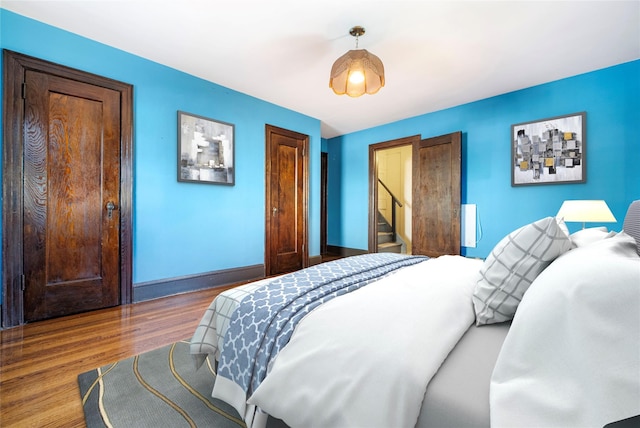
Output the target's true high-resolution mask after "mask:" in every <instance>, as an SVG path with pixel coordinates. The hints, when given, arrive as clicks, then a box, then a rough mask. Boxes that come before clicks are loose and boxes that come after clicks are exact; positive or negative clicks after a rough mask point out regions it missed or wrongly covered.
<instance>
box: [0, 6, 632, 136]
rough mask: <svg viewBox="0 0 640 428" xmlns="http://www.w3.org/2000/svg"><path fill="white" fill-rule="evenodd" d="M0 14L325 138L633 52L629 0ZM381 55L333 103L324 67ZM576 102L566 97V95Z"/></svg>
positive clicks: (39, 9)
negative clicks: (63, 33) (57, 31)
mask: <svg viewBox="0 0 640 428" xmlns="http://www.w3.org/2000/svg"><path fill="white" fill-rule="evenodd" d="M0 6H2V7H3V8H5V9H7V10H11V11H13V12H16V13H18V14H21V15H25V16H28V17H31V18H34V19H36V20H38V21H42V22H45V23H48V24H51V25H54V26H56V27H59V28H63V29H65V30H68V31H71V32H73V33H76V34H79V35H82V36H85V37H87V38H89V39H93V40H97V41H99V42H102V43H105V44H108V45H110V46H113V47H116V48H119V49H122V50H124V51H127V52H130V53H132V54H135V55H138V56H141V57H143V58H147V59H149V60H152V61H156V62H158V63H161V64H165V65H167V66H170V67H173V68H175V69H178V70H181V71H184V72H186V73H189V74H192V75H194V76H198V77H201V78H203V79H206V80H209V81H212V82H215V83H217V84H220V85H223V86H226V87H228V88H231V89H234V90H237V91H239V92H242V93H245V94H248V95H251V96H254V97H257V98H260V99H262V100H265V101H269V102H271V103H273V104H277V105H279V106H282V107H286V108H289V109H291V110H294V111H297V112H300V113H303V114H306V115H308V116H311V117H314V118H317V119H320V120H321V122H322V136H323V137H325V138H330V137H334V136H337V135H343V134H346V133H350V132H354V131H358V130H361V129H366V128H370V127H373V126H377V125H381V124H385V123H389V122H394V121H397V120H399V119H404V118H407V117H412V116H417V115H421V114H425V113H429V112H433V111H437V110H441V109H444V108H448V107H452V106H456V105H460V104H464V103H468V102H471V101H476V100H479V99H483V98H487V97H491V96H494V95H499V94H503V93H506V92H510V91H514V90H518V89H522V88H526V87H529V86H533V85H537V84H541V83H545V82H549V81H553V80H557V79H561V78H564V77H569V76H573V75H576V74H580V73H585V72H589V71H593V70H597V69H600V68H604V67H608V66H611V65H615V64H620V63H624V62H628V61H631V60H635V59H638V58H640V1H638V0H634V1H482V0H475V1H473V0H471V1H428V0H422V1H406V0H368V1H364V0H339V1H335V0H324V1H320V0H287V1H282V0H272V1H266V0H263V1H261V0H253V1H242V0H235V1H234V0H228V1H222V0H172V1H164V0H115V1H113V0H112V1H107V0H84V1H56V0H47V1H31V0H22V1H12V0H0ZM354 25H361V26H363V27H365V29H366V34H365V35H364V36H362V37H360V40H359V47H360V48H364V49H367V50H368V51H370V52H372V53H374V54H376V55H377V56H379V57H380V59H381V60H382V61H383V63H384V66H385V74H386V86H385V87H384V88H382V89H381V90H380V92H378V93H377V94H375V95H364V96H362V97H359V98H349V97H348V96H346V95H342V96H338V95H335V94H334V93H333V91H332V90H331V89H330V88H329V87H328V82H329V71H330V69H331V65H332V64H333V61H334V60H335V59H337V58H338V57H339V56H340V55H342V54H344V53H345V52H346V51H347V50H349V49H354V47H355V39H354V38H353V37H352V36H350V35H349V34H348V31H349V29H350V28H351V27H353V26H354ZM572 96H579V94H572Z"/></svg>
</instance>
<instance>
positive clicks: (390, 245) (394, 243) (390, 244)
mask: <svg viewBox="0 0 640 428" xmlns="http://www.w3.org/2000/svg"><path fill="white" fill-rule="evenodd" d="M396 246H397V247H401V246H402V244H399V243H397V242H384V243H382V244H378V248H379V247H396Z"/></svg>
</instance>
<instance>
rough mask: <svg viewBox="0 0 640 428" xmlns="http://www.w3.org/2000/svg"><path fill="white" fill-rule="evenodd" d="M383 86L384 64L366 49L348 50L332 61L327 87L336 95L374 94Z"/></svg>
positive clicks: (357, 95)
mask: <svg viewBox="0 0 640 428" xmlns="http://www.w3.org/2000/svg"><path fill="white" fill-rule="evenodd" d="M383 86H384V66H383V65H382V61H380V58H378V57H377V56H375V55H374V54H372V53H370V52H368V51H367V50H366V49H355V50H350V51H349V52H347V53H346V54H344V55H342V56H341V57H340V58H338V59H337V60H336V62H335V63H333V67H331V77H330V78H329V87H331V89H333V92H335V93H336V94H338V95H344V94H347V95H349V96H350V97H359V96H360V95H363V94H375V93H376V92H378V91H379V90H380V88H382V87H383Z"/></svg>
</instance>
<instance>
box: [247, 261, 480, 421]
mask: <svg viewBox="0 0 640 428" xmlns="http://www.w3.org/2000/svg"><path fill="white" fill-rule="evenodd" d="M481 265H482V262H481V261H479V260H473V259H466V258H464V257H460V256H441V257H438V258H436V259H431V260H428V261H426V262H423V263H420V264H418V265H415V266H411V267H407V268H404V269H402V270H401V271H399V272H398V273H395V274H394V275H391V276H389V277H386V278H384V279H383V280H381V281H378V282H376V283H373V284H370V285H368V286H366V287H363V288H361V289H359V290H357V291H354V292H352V293H349V294H346V295H343V296H340V297H339V298H336V299H334V300H332V301H330V302H328V303H325V304H324V305H322V306H320V307H319V308H317V309H315V310H314V311H312V312H311V313H309V314H308V315H307V316H306V317H305V318H304V319H303V320H302V321H301V322H300V323H299V324H298V326H297V328H296V331H295V333H294V334H293V336H292V338H291V340H290V342H289V344H288V345H287V346H286V347H285V348H284V349H283V350H282V351H281V352H280V354H279V355H278V357H277V358H276V360H275V363H274V364H273V366H272V368H271V371H270V372H269V374H268V375H267V377H266V378H265V380H264V381H263V382H262V384H261V385H260V386H259V387H258V389H257V390H256V391H255V393H254V394H253V395H252V397H251V398H250V399H249V403H250V404H253V405H255V406H257V407H259V408H260V409H262V410H263V411H264V412H266V413H268V414H271V415H272V416H274V417H277V418H279V419H282V420H284V422H285V423H287V424H288V425H289V426H293V427H315V426H317V427H338V426H352V427H354V426H357V427H391V426H392V427H414V426H415V424H416V422H417V420H418V415H419V412H420V407H421V405H422V400H423V398H424V394H425V390H426V387H427V384H428V382H429V380H430V379H431V377H432V376H433V375H434V374H435V372H436V371H437V369H438V367H439V366H440V365H441V364H442V362H443V361H444V359H445V358H446V356H447V355H448V354H449V352H450V351H451V349H452V348H453V347H454V346H455V344H456V343H457V342H458V340H459V339H460V337H461V336H462V335H463V334H464V332H465V331H466V330H467V329H468V328H469V326H470V325H471V324H472V323H473V321H474V311H473V305H472V301H471V295H472V293H473V289H474V286H475V282H476V281H477V279H478V276H479V269H480V266H481ZM265 419H266V418H256V419H255V420H254V422H255V424H254V426H255V425H257V424H259V423H260V421H261V420H265Z"/></svg>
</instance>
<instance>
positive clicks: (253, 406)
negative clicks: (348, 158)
mask: <svg viewBox="0 0 640 428" xmlns="http://www.w3.org/2000/svg"><path fill="white" fill-rule="evenodd" d="M639 308H640V201H634V202H633V203H632V204H631V205H630V206H629V209H628V212H627V215H626V217H625V220H624V225H623V230H621V231H620V232H609V231H607V230H606V229H604V228H589V229H584V230H581V231H579V232H576V233H573V234H569V232H568V230H567V228H566V226H565V225H564V222H563V221H562V219H557V218H554V217H547V218H544V219H540V220H538V221H536V222H533V223H531V224H528V225H524V226H522V227H520V228H519V229H517V230H514V231H513V232H511V233H510V234H508V235H507V236H505V237H504V238H503V239H502V240H501V241H500V242H499V243H498V244H497V245H496V246H495V248H494V249H493V250H492V251H491V253H490V255H489V256H488V257H487V259H486V260H477V259H470V258H465V257H461V256H440V257H437V258H427V257H422V256H404V255H395V254H384V253H380V254H367V255H362V256H353V257H348V258H346V259H340V260H336V261H332V262H327V263H323V264H320V265H315V266H312V267H310V268H306V269H303V270H301V271H298V272H294V273H292V274H287V275H283V276H279V277H275V278H269V279H264V280H261V281H257V282H254V283H250V284H246V285H243V286H240V287H236V288H233V289H230V290H227V291H225V292H223V293H221V294H220V295H219V296H218V297H217V298H216V299H214V301H213V302H212V303H211V305H210V307H209V308H208V309H207V311H206V313H205V314H204V316H203V318H202V321H201V322H200V324H199V326H198V327H197V329H196V331H195V332H194V335H193V337H192V339H191V353H192V355H193V357H194V360H195V361H196V366H198V367H199V366H200V365H201V364H202V363H203V362H204V360H205V359H206V358H207V357H209V358H210V359H212V360H214V359H215V361H216V363H217V370H218V373H217V377H216V381H215V384H214V385H212V395H213V396H214V397H216V398H219V399H222V400H224V401H226V402H228V403H229V404H231V405H232V406H233V407H234V408H235V409H236V410H237V411H238V413H239V414H240V415H241V416H242V417H243V419H244V420H245V422H246V424H247V426H249V427H256V428H258V427H264V426H290V427H312V426H322V427H365V426H366V427H376V426H377V427H404V426H406V427H413V426H418V427H514V426H529V427H534V426H535V427H545V426H557V427H570V426H575V427H586V426H594V427H603V426H605V425H607V424H610V423H614V422H616V421H622V420H636V419H629V418H634V417H637V415H640V309H639ZM636 421H637V420H636Z"/></svg>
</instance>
